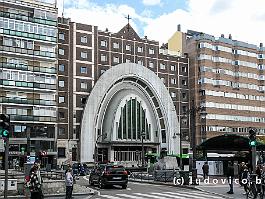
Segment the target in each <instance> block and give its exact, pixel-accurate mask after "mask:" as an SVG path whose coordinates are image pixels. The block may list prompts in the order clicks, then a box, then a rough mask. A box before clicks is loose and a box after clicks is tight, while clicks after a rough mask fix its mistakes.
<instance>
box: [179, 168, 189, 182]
mask: <svg viewBox="0 0 265 199" xmlns="http://www.w3.org/2000/svg"><path fill="white" fill-rule="evenodd" d="M179 175H180V178H181V179H182V180H184V182H183V183H182V184H183V185H189V181H190V179H189V175H190V172H189V171H179Z"/></svg>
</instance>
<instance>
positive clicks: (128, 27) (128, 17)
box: [125, 15, 132, 31]
mask: <svg viewBox="0 0 265 199" xmlns="http://www.w3.org/2000/svg"><path fill="white" fill-rule="evenodd" d="M125 18H126V19H127V20H128V26H127V29H128V31H129V29H130V26H129V23H130V19H132V18H131V17H130V15H128V16H127V17H125Z"/></svg>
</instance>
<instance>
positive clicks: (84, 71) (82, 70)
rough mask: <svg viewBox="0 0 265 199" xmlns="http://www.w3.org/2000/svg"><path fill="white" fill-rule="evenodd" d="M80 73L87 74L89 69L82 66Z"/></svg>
mask: <svg viewBox="0 0 265 199" xmlns="http://www.w3.org/2000/svg"><path fill="white" fill-rule="evenodd" d="M80 72H81V73H82V74H87V67H85V66H81V68H80Z"/></svg>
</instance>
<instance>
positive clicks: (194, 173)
mask: <svg viewBox="0 0 265 199" xmlns="http://www.w3.org/2000/svg"><path fill="white" fill-rule="evenodd" d="M197 112H200V116H201V118H205V117H206V115H207V113H206V112H205V110H204V107H200V106H199V107H196V106H195V104H194V101H192V107H191V109H190V111H189V113H190V116H191V117H190V119H191V125H192V126H191V136H192V140H191V141H192V184H193V185H196V184H197V183H196V178H197V169H196V154H197V151H196V114H197Z"/></svg>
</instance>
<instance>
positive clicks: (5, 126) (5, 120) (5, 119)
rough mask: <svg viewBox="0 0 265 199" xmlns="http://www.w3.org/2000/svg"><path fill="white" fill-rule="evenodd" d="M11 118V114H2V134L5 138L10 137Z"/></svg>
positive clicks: (0, 126)
mask: <svg viewBox="0 0 265 199" xmlns="http://www.w3.org/2000/svg"><path fill="white" fill-rule="evenodd" d="M9 129H10V118H9V115H6V114H0V135H2V137H4V138H8V137H9Z"/></svg>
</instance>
